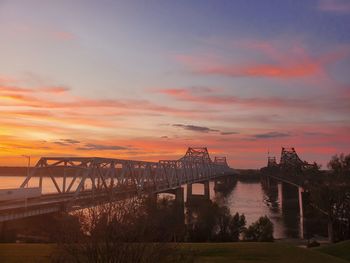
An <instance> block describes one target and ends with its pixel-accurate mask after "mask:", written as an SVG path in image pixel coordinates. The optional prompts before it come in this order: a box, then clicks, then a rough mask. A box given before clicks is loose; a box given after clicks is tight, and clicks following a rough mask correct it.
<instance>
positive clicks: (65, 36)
mask: <svg viewBox="0 0 350 263" xmlns="http://www.w3.org/2000/svg"><path fill="white" fill-rule="evenodd" d="M48 33H49V34H50V35H51V36H52V37H53V38H54V39H57V40H62V41H71V40H74V39H76V35H74V34H73V33H71V32H68V31H51V32H48Z"/></svg>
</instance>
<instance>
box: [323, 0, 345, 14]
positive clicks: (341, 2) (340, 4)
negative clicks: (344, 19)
mask: <svg viewBox="0 0 350 263" xmlns="http://www.w3.org/2000/svg"><path fill="white" fill-rule="evenodd" d="M318 9H319V10H321V11H325V12H333V13H339V14H349V13H350V2H349V0H319V2H318Z"/></svg>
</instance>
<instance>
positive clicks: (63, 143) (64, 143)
mask: <svg viewBox="0 0 350 263" xmlns="http://www.w3.org/2000/svg"><path fill="white" fill-rule="evenodd" d="M53 143H54V144H57V145H61V146H71V145H74V144H79V143H80V141H78V140H73V139H60V140H59V141H55V142H53Z"/></svg>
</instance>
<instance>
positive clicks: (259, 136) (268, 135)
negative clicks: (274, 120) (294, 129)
mask: <svg viewBox="0 0 350 263" xmlns="http://www.w3.org/2000/svg"><path fill="white" fill-rule="evenodd" d="M290 136H291V135H290V134H289V133H283V132H267V133H260V134H255V135H253V136H252V137H254V138H255V139H271V138H284V137H290Z"/></svg>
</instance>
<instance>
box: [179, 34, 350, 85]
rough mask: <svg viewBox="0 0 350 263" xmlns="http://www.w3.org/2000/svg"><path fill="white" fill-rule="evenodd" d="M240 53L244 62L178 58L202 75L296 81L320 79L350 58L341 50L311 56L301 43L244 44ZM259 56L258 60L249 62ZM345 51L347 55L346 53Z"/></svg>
mask: <svg viewBox="0 0 350 263" xmlns="http://www.w3.org/2000/svg"><path fill="white" fill-rule="evenodd" d="M235 48H236V49H233V50H232V52H237V48H238V51H239V52H241V53H244V52H245V53H247V56H246V57H247V58H244V59H243V61H239V62H232V61H231V60H230V59H229V57H228V56H227V55H221V56H219V55H216V56H207V55H206V54H199V55H187V54H180V55H177V56H175V60H176V61H178V62H180V63H181V64H183V65H184V66H185V67H186V68H187V69H188V70H189V71H190V72H192V73H194V74H199V75H208V76H210V75H216V76H226V77H266V78H279V79H295V78H305V77H311V76H318V75H322V74H324V73H325V67H326V66H327V65H329V64H332V63H334V62H335V61H337V60H339V59H341V58H344V57H346V56H348V55H349V49H348V48H346V50H344V48H339V49H337V48H336V49H335V50H334V51H333V50H332V51H331V52H329V53H326V54H321V55H319V56H318V57H314V56H311V55H309V53H308V51H307V50H306V49H305V48H304V46H303V45H302V44H301V43H298V42H295V43H292V44H291V43H286V41H283V43H278V44H277V43H273V42H268V41H256V40H251V41H241V42H240V43H239V45H235ZM253 51H255V52H257V53H258V54H257V56H256V57H257V59H249V57H251V55H250V54H252V52H253ZM344 51H345V52H344Z"/></svg>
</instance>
